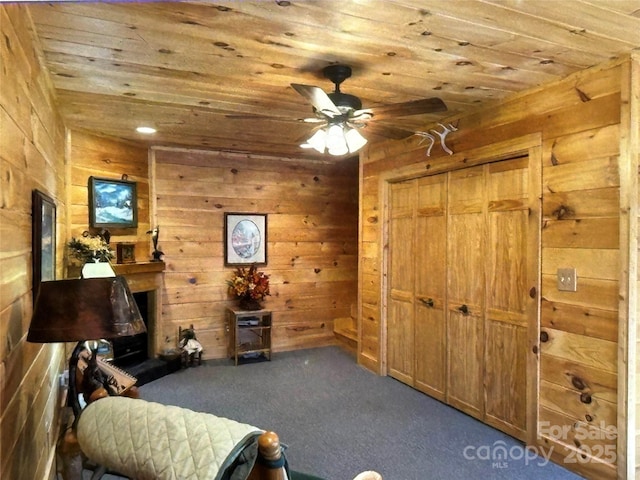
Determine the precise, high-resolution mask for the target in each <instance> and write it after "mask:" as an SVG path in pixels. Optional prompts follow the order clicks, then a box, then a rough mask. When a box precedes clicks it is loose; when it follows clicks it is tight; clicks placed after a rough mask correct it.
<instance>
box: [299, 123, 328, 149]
mask: <svg viewBox="0 0 640 480" xmlns="http://www.w3.org/2000/svg"><path fill="white" fill-rule="evenodd" d="M326 140H327V132H325V130H324V128H323V129H320V130H318V131H317V132H316V133H314V134H313V135H312V136H311V138H310V139H309V140H307V143H303V144H302V145H300V146H301V147H302V148H313V149H314V150H317V151H318V152H320V153H324V149H325V146H326Z"/></svg>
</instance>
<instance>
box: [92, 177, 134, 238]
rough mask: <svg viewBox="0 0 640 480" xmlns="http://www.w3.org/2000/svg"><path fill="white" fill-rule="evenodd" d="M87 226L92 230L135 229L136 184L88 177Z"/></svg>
mask: <svg viewBox="0 0 640 480" xmlns="http://www.w3.org/2000/svg"><path fill="white" fill-rule="evenodd" d="M89 226H91V227H93V228H133V227H137V226H138V195H137V185H136V182H130V181H128V180H114V179H110V178H99V177H89Z"/></svg>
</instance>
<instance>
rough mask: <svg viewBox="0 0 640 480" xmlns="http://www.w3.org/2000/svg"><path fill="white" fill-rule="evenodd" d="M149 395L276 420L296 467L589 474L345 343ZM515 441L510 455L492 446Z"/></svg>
mask: <svg viewBox="0 0 640 480" xmlns="http://www.w3.org/2000/svg"><path fill="white" fill-rule="evenodd" d="M140 391H141V396H142V398H144V399H146V400H149V401H156V402H159V403H163V404H169V405H177V406H181V407H186V408H190V409H193V410H196V411H202V412H209V413H213V414H215V415H219V416H224V417H229V418H232V419H234V420H238V421H240V422H243V423H248V424H252V425H254V426H257V427H260V428H263V429H266V430H274V431H275V432H277V433H278V434H279V436H280V439H281V441H282V442H283V443H285V444H286V445H287V446H288V448H287V450H286V455H287V459H288V461H289V464H290V466H291V468H292V469H294V470H298V471H302V472H306V473H311V474H314V475H317V476H320V477H323V478H325V479H327V480H351V479H353V477H354V476H356V475H357V474H358V473H359V472H362V471H364V470H376V471H378V472H379V473H381V474H382V476H383V478H384V479H385V480H427V479H448V480H458V479H460V480H462V479H510V480H513V479H531V480H533V479H536V480H538V479H558V480H575V479H578V478H581V477H579V476H577V475H575V474H573V473H571V472H569V471H568V470H566V469H564V468H562V467H561V466H559V465H557V464H553V463H551V462H547V461H546V460H545V459H544V458H543V457H533V458H532V457H531V456H530V454H528V453H527V452H526V451H525V450H524V447H523V446H522V444H521V443H520V442H518V441H516V440H514V439H513V438H511V437H509V436H507V435H505V434H503V433H501V432H499V431H497V430H495V429H493V428H490V427H488V426H486V425H484V424H483V423H481V422H479V421H477V420H475V419H473V418H471V417H469V416H467V415H465V414H463V413H461V412H459V411H457V410H455V409H453V408H450V407H448V406H446V405H444V404H442V403H441V402H438V401H436V400H434V399H432V398H430V397H429V396H427V395H424V394H422V393H420V392H418V391H416V390H414V389H412V388H410V387H408V386H406V385H404V384H402V383H400V382H398V381H395V380H393V379H392V378H390V377H379V376H377V375H375V374H373V373H371V372H369V371H368V370H365V369H364V368H362V367H359V366H358V365H357V364H356V362H355V360H354V358H353V357H352V356H350V355H349V354H347V353H346V352H344V351H343V350H341V349H340V348H337V347H326V348H317V349H310V350H299V351H295V352H284V353H276V354H274V355H273V358H272V361H271V362H261V363H254V364H247V365H240V366H237V367H236V366H234V365H233V363H232V362H230V361H227V360H216V361H207V362H204V363H203V364H202V365H201V366H198V367H192V368H188V369H184V370H180V371H178V372H176V373H173V374H171V375H168V376H166V377H163V378H160V379H158V380H155V381H153V382H151V383H148V384H146V385H144V386H142V387H141V389H140ZM500 447H505V448H506V449H507V452H508V454H507V456H506V457H505V458H504V460H501V461H499V462H496V461H495V460H490V459H486V458H487V454H489V455H490V454H494V453H497V452H498V451H499V449H500Z"/></svg>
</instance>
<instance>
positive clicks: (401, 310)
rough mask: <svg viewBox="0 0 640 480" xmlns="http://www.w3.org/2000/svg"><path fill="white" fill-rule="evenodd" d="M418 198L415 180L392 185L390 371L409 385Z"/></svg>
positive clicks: (412, 348)
mask: <svg viewBox="0 0 640 480" xmlns="http://www.w3.org/2000/svg"><path fill="white" fill-rule="evenodd" d="M415 198H416V182H415V181H410V182H402V183H396V184H391V186H390V191H389V290H388V291H389V293H388V298H387V304H388V305H387V371H388V374H389V375H390V376H392V377H394V378H396V379H397V380H400V381H401V382H403V383H406V384H408V385H413V376H414V368H415V356H414V336H415V332H414V319H413V308H414V306H413V285H414V271H415V267H414V263H415V252H414V244H413V230H414V214H413V212H414V204H415Z"/></svg>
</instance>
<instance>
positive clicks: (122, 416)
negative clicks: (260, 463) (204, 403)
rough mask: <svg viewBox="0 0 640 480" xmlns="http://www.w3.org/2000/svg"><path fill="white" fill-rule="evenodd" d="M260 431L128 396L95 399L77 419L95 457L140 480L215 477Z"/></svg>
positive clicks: (81, 439)
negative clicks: (230, 457)
mask: <svg viewBox="0 0 640 480" xmlns="http://www.w3.org/2000/svg"><path fill="white" fill-rule="evenodd" d="M261 432H262V430H260V429H258V428H256V427H252V426H251V425H245V424H242V423H238V422H236V421H234V420H230V419H228V418H223V417H216V416H214V415H210V414H207V413H199V412H194V411H192V410H188V409H185V408H180V407H174V406H167V405H161V404H159V403H153V402H147V401H145V400H141V399H132V398H127V397H107V398H103V399H101V400H98V401H96V402H94V403H92V404H90V405H89V406H87V408H85V409H84V410H83V412H82V414H81V415H80V420H79V422H78V441H79V443H80V447H81V448H82V451H83V452H84V454H85V455H86V456H87V457H88V458H89V459H90V460H92V461H94V462H96V463H98V464H99V465H104V466H105V467H107V468H109V469H112V470H115V471H117V472H119V473H122V474H124V475H126V476H128V477H131V478H135V479H137V480H155V479H158V480H178V479H179V480H205V479H206V480H212V479H215V478H217V476H218V472H219V471H220V468H221V466H222V465H223V463H225V460H227V457H229V456H230V454H232V453H233V455H236V453H237V452H236V451H234V447H236V446H237V445H238V446H240V445H243V444H244V441H245V440H246V439H247V438H248V437H252V436H253V435H255V434H256V433H261ZM236 450H237V449H236ZM220 474H222V472H220Z"/></svg>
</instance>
